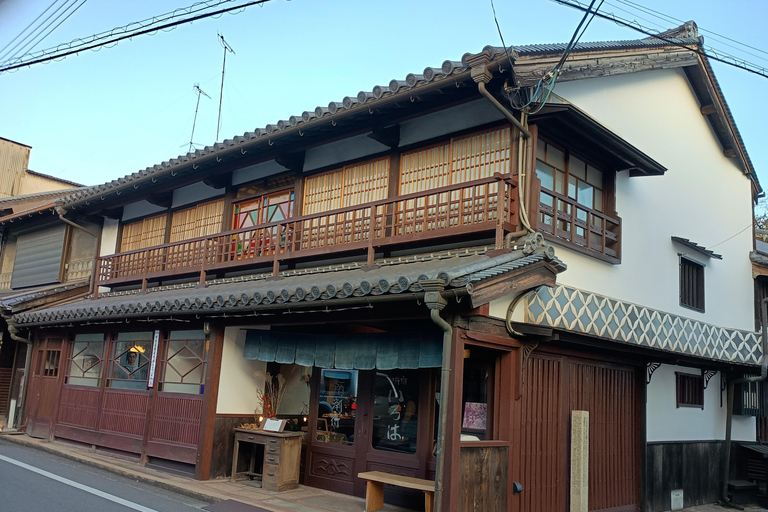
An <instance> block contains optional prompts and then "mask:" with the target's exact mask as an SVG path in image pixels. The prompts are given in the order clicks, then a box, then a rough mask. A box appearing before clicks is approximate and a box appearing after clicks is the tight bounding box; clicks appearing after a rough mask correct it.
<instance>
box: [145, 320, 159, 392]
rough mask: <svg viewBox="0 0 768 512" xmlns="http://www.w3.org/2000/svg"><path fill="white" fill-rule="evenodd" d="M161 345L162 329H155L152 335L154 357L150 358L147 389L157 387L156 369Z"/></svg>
mask: <svg viewBox="0 0 768 512" xmlns="http://www.w3.org/2000/svg"><path fill="white" fill-rule="evenodd" d="M159 345H160V330H159V329H158V330H156V331H155V335H154V336H153V337H152V357H151V358H150V360H149V378H148V379H147V389H152V388H153V387H155V370H156V369H157V349H158V347H159Z"/></svg>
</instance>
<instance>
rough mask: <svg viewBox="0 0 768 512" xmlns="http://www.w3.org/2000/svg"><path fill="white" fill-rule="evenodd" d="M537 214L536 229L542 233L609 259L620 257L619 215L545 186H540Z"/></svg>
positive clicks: (586, 252) (609, 260)
mask: <svg viewBox="0 0 768 512" xmlns="http://www.w3.org/2000/svg"><path fill="white" fill-rule="evenodd" d="M539 214H540V217H539V230H540V231H541V232H542V233H544V234H545V235H546V234H548V235H550V236H551V237H552V238H553V239H554V240H556V241H560V242H562V241H565V242H570V247H571V248H573V249H575V250H577V251H579V252H582V253H585V254H589V255H591V256H594V257H596V258H599V259H602V260H605V261H608V262H611V263H618V262H619V261H620V260H621V219H619V218H614V217H610V216H608V215H605V214H604V213H601V212H599V211H597V210H593V209H591V208H587V207H586V206H584V205H581V204H579V203H578V202H577V201H576V200H575V199H572V198H570V197H567V196H564V195H562V194H558V193H557V192H553V191H551V190H545V189H541V204H540V205H539Z"/></svg>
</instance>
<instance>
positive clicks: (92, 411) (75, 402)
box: [58, 387, 101, 429]
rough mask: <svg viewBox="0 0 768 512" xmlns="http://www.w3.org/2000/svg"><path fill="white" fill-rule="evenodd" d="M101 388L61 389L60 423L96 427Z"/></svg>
mask: <svg viewBox="0 0 768 512" xmlns="http://www.w3.org/2000/svg"><path fill="white" fill-rule="evenodd" d="M100 398H101V389H100V388H70V387H64V389H62V390H61V401H60V402H59V417H58V423H62V424H67V425H76V426H80V427H87V428H92V429H95V428H96V425H97V424H98V419H99V399H100Z"/></svg>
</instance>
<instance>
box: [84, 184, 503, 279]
mask: <svg viewBox="0 0 768 512" xmlns="http://www.w3.org/2000/svg"><path fill="white" fill-rule="evenodd" d="M516 188H517V178H516V177H513V176H511V175H501V174H496V175H494V176H493V177H491V178H485V179H480V180H475V181H471V182H466V183H461V184H458V185H452V186H448V187H443V188H439V189H432V190H429V191H426V192H420V193H415V194H409V195H404V196H399V197H394V198H389V199H384V200H381V201H375V202H372V203H367V204H362V205H358V206H353V207H348V208H342V209H338V210H333V211H329V212H323V213H319V214H314V215H306V216H303V217H296V218H291V219H287V220H284V221H280V222H272V223H269V224H262V225H259V226H255V227H250V228H245V229H239V230H236V231H228V232H226V233H221V234H218V235H213V236H207V237H201V238H194V239H191V240H184V241H181V242H175V243H170V244H165V245H160V246H155V247H149V248H146V249H138V250H134V251H129V252H123V253H118V254H114V255H111V256H103V257H101V258H99V261H98V273H97V285H107V286H111V285H116V284H120V283H129V282H139V281H141V282H142V285H143V287H146V285H147V280H150V279H157V278H163V277H168V276H173V275H181V274H190V273H197V272H199V273H200V280H201V282H204V280H205V276H206V273H207V272H209V271H212V270H221V269H234V268H237V267H246V266H254V265H256V264H259V263H269V262H271V263H272V268H273V272H274V274H275V275H277V272H278V270H279V267H280V263H281V262H284V261H288V260H291V259H297V258H307V257H312V256H323V255H330V254H336V253H341V252H354V251H360V252H363V253H366V252H367V261H368V263H369V264H372V263H373V257H374V254H375V251H376V249H379V248H383V247H387V246H393V245H399V244H404V243H413V242H419V241H422V240H424V241H426V240H430V239H436V238H446V237H452V236H457V235H465V234H472V233H481V232H486V231H487V232H495V239H496V243H497V245H498V246H500V245H501V243H502V241H503V238H504V234H505V232H509V231H515V230H516V229H517V215H518V209H517V208H518V207H517V191H516ZM97 289H98V288H97Z"/></svg>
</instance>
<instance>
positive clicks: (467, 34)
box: [0, 0, 768, 189]
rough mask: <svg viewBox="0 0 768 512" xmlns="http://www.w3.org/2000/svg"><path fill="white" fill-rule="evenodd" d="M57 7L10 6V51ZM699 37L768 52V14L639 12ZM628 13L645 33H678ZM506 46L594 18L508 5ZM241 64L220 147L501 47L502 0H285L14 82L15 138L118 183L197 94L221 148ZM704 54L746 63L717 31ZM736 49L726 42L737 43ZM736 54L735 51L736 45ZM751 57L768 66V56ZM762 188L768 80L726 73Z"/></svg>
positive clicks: (183, 141) (70, 172) (188, 117)
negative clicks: (728, 55)
mask: <svg viewBox="0 0 768 512" xmlns="http://www.w3.org/2000/svg"><path fill="white" fill-rule="evenodd" d="M51 1H52V0H0V48H1V47H3V46H5V44H6V43H7V42H8V41H10V40H11V39H12V38H13V37H14V36H15V35H16V34H18V33H19V32H20V31H21V30H22V29H23V28H24V27H25V26H26V25H27V24H28V23H30V22H31V21H32V20H33V19H34V18H35V17H36V16H37V15H38V14H40V13H41V12H42V11H43V10H45V8H46V7H48V5H49V4H50V3H51ZM640 2H641V3H642V4H643V5H644V6H647V7H649V8H651V9H654V10H656V11H659V12H662V13H664V14H667V15H669V16H671V17H674V18H677V19H681V20H694V21H696V22H697V24H698V25H699V28H700V29H705V30H709V31H713V32H716V33H718V34H721V35H724V36H727V37H730V38H732V39H735V40H737V41H739V42H743V43H746V44H749V45H751V46H753V47H755V48H758V49H760V50H768V31H766V30H765V29H764V23H765V20H766V19H768V18H767V16H766V15H768V2H764V1H758V0H751V1H745V0H732V1H730V2H728V3H727V4H726V3H724V2H722V1H715V0H711V1H710V0H698V1H675V2H668V1H661V0H640ZM191 3H192V2H191V0H187V1H184V0H175V1H167V0H152V1H144V0H132V1H130V2H118V1H115V0H109V1H108V0H88V1H87V2H86V3H85V4H84V5H83V7H82V8H80V10H79V11H77V12H76V13H75V14H74V15H72V16H71V17H70V18H69V19H68V20H67V21H66V22H65V23H63V24H62V25H61V26H60V27H59V28H58V29H57V30H56V31H55V32H54V33H53V34H51V35H50V36H48V38H47V39H46V40H45V41H44V42H43V43H42V44H41V45H40V46H38V47H37V49H43V48H48V47H51V46H54V45H56V44H58V43H62V42H68V41H70V40H72V39H74V38H76V37H85V36H89V35H92V34H95V33H98V32H102V31H104V30H109V29H112V28H114V27H116V26H120V25H124V24H127V23H130V22H132V21H138V20H142V19H144V18H148V17H151V16H154V15H157V14H161V13H165V12H168V11H171V10H173V9H176V8H179V7H185V6H187V5H190V4H191ZM622 9H627V5H626V4H623V3H620V0H606V2H605V3H604V4H603V7H602V10H604V11H612V12H615V13H616V14H618V15H620V16H623V17H627V18H630V19H632V18H637V19H638V21H639V22H641V23H643V24H644V25H646V26H649V27H654V28H658V27H659V26H663V27H664V28H671V27H672V26H674V25H676V24H674V23H672V22H669V23H664V22H661V21H660V20H658V19H656V18H654V17H652V16H649V15H643V17H644V18H645V20H643V19H640V18H638V17H637V14H636V13H633V14H628V13H627V12H625V11H623V10H622ZM496 12H497V16H498V20H499V24H500V26H501V29H502V34H503V35H504V39H505V41H506V43H507V44H530V43H544V42H567V41H568V40H569V39H570V36H571V34H572V33H573V30H574V29H575V27H576V25H577V24H578V22H579V20H580V18H581V16H582V13H580V12H578V11H575V10H573V9H570V8H568V7H564V6H561V5H558V4H556V3H554V2H552V1H550V0H527V1H525V2H522V1H510V0H496ZM217 33H222V34H223V35H224V37H225V38H226V40H227V41H228V42H229V43H230V44H231V46H232V47H233V48H234V50H235V52H236V55H229V56H228V58H227V75H226V81H225V85H224V98H223V110H222V128H221V136H220V139H225V138H231V137H233V136H235V135H239V134H242V133H243V132H246V131H252V130H253V129H255V128H257V127H264V126H265V125H266V124H267V123H273V122H277V121H278V120H280V119H287V118H288V117H289V116H290V115H294V114H297V115H300V114H301V113H302V112H303V111H304V110H313V109H314V108H315V107H316V106H317V105H322V106H327V105H328V103H329V102H330V101H341V100H342V98H344V96H355V95H356V94H357V93H358V91H360V90H366V91H370V90H371V89H372V88H373V87H374V86H375V85H378V84H381V85H385V84H387V83H389V81H390V80H391V79H393V78H398V79H404V78H405V76H406V74H408V73H410V72H414V73H420V72H421V71H422V70H423V69H424V68H425V67H427V66H434V67H439V66H440V64H441V63H442V62H443V61H444V60H446V59H452V60H460V58H461V56H462V55H463V54H464V53H466V52H477V51H480V50H481V49H482V48H483V47H484V46H485V45H487V44H491V45H500V40H499V35H498V32H497V30H496V25H495V23H494V20H493V15H492V11H491V6H490V1H485V0H484V1H474V0H464V1H448V0H442V1H429V2H427V1H420V0H409V1H401V0H389V1H386V2H383V1H378V2H369V1H363V0H357V1H351V0H347V1H341V0H337V1H335V0H323V1H320V0H314V1H313V0H292V1H287V0H273V1H272V2H270V3H268V4H266V5H264V6H263V7H258V6H256V7H249V8H248V9H246V10H245V11H244V12H242V13H239V14H237V15H230V14H224V15H222V16H221V17H220V18H218V19H206V20H202V21H198V22H195V23H192V24H189V25H184V26H181V27H179V28H176V29H175V30H172V31H170V32H159V33H157V34H155V35H153V36H140V37H137V38H135V39H133V40H129V41H123V42H121V43H119V44H117V45H116V46H115V47H112V48H104V49H102V50H101V51H98V52H93V51H87V52H85V53H82V54H79V55H77V56H72V57H68V58H66V59H64V60H61V61H58V62H52V63H50V64H39V65H35V66H32V67H30V68H25V69H21V70H18V71H16V72H13V73H5V74H2V75H0V137H4V138H8V139H12V140H15V141H17V142H21V143H24V144H27V145H29V146H32V153H31V159H30V165H29V166H30V168H31V169H33V170H36V171H39V172H43V173H47V174H53V175H55V176H60V177H62V178H66V179H70V180H74V181H77V182H80V183H84V184H87V185H92V184H97V183H103V182H106V181H109V180H112V179H115V178H117V177H120V176H124V175H126V174H130V173H132V172H135V171H137V170H140V169H144V168H146V167H150V166H152V165H154V164H157V163H160V162H162V161H164V160H168V159H170V158H174V157H176V156H178V155H180V154H184V153H186V152H187V149H188V143H189V139H190V133H191V130H192V121H193V116H194V111H195V103H196V99H197V96H196V95H195V93H194V91H193V85H194V84H195V83H199V84H200V87H201V88H202V89H203V90H204V91H205V92H206V93H208V94H209V95H210V96H211V98H212V99H207V98H205V97H203V98H202V99H201V102H200V113H199V115H198V120H197V128H196V131H195V137H194V140H195V142H196V143H200V144H212V143H213V142H215V138H216V118H217V109H218V101H219V87H220V80H221V64H222V55H223V50H222V47H221V46H220V45H219V42H218V38H217ZM702 35H704V37H705V44H707V45H712V46H714V47H717V48H719V49H722V50H725V51H734V50H733V49H732V48H729V47H727V46H725V45H724V43H722V42H719V41H716V40H714V39H713V38H712V37H710V36H709V35H708V34H707V33H706V32H703V33H702ZM640 37H643V36H642V35H640V34H638V33H637V32H635V31H633V30H631V29H628V28H623V27H619V26H617V25H615V24H613V23H611V22H609V21H606V20H601V19H595V20H594V21H593V22H592V24H591V25H590V27H589V29H588V30H587V32H586V34H585V35H584V37H583V38H582V40H583V41H588V40H615V39H637V38H640ZM726 43H727V42H726ZM728 44H733V43H728ZM749 51H750V52H751V53H752V54H753V55H744V54H741V55H742V57H743V58H745V59H747V60H750V61H752V62H755V63H757V64H759V65H764V66H768V61H766V60H764V59H766V58H768V55H766V54H765V53H762V52H760V51H756V50H749ZM713 66H714V68H715V73H716V75H717V78H718V80H719V82H720V85H721V87H722V88H723V91H724V93H725V96H726V99H727V101H728V103H729V106H730V107H731V110H732V111H733V114H734V117H735V119H736V122H737V125H738V127H739V130H740V131H741V134H742V136H743V138H744V140H745V143H746V146H747V150H748V151H749V153H750V156H751V158H752V161H753V163H754V165H755V168H756V169H757V171H758V175H759V176H760V179H761V183H762V185H763V186H764V187H766V188H767V189H768V144H766V142H765V137H764V134H765V130H764V122H765V120H764V117H765V114H766V112H765V111H766V108H765V106H764V105H765V103H764V98H765V97H766V96H768V79H766V78H762V77H759V76H757V75H753V74H750V73H747V72H745V71H741V70H737V69H734V68H731V67H728V66H724V65H721V64H718V63H713Z"/></svg>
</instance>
